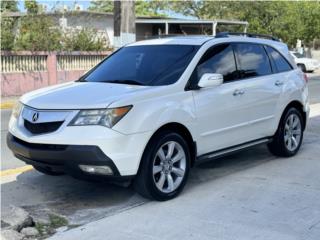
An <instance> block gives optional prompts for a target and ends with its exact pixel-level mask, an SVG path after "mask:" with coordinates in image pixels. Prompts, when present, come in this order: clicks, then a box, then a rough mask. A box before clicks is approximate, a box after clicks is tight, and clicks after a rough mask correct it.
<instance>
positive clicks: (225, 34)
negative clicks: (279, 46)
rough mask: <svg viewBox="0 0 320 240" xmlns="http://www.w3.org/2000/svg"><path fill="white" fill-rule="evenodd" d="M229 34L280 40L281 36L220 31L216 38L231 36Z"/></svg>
mask: <svg viewBox="0 0 320 240" xmlns="http://www.w3.org/2000/svg"><path fill="white" fill-rule="evenodd" d="M229 36H245V37H252V38H264V39H270V40H273V41H277V42H280V39H279V38H276V37H274V36H271V35H266V34H256V33H244V32H220V33H217V34H216V36H215V37H216V38H222V37H229Z"/></svg>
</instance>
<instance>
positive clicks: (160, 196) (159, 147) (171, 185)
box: [133, 131, 191, 201]
mask: <svg viewBox="0 0 320 240" xmlns="http://www.w3.org/2000/svg"><path fill="white" fill-rule="evenodd" d="M169 149H173V151H169ZM170 152H171V153H172V154H170ZM170 155H171V157H170ZM177 159H180V160H177ZM190 160H191V155H190V152H189V149H188V144H187V142H186V141H185V139H184V138H183V137H182V136H180V135H179V134H178V133H175V132H171V131H163V132H160V133H158V134H156V135H155V136H154V137H152V139H151V140H150V142H149V143H148V145H147V147H146V149H145V152H144V154H143V157H142V160H141V164H140V168H139V171H138V174H137V176H136V178H135V179H134V182H133V184H134V187H135V189H136V191H137V192H138V193H139V194H141V195H142V196H143V197H146V198H149V199H154V200H157V201H166V200H169V199H172V198H174V197H176V196H177V195H178V194H179V193H180V192H181V191H182V190H183V188H184V186H185V184H186V182H187V179H188V175H189V170H190ZM154 171H155V173H154ZM169 175H170V176H169ZM161 186H162V187H161Z"/></svg>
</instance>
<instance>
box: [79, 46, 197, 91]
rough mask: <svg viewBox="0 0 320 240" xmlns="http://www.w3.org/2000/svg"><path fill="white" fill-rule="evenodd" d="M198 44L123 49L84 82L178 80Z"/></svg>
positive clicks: (163, 82)
mask: <svg viewBox="0 0 320 240" xmlns="http://www.w3.org/2000/svg"><path fill="white" fill-rule="evenodd" d="M198 48H199V47H198V46H187V45H152V46H151V45H150V46H132V47H125V48H122V49H120V50H119V51H118V52H116V53H115V54H113V55H112V56H110V57H109V58H107V59H106V60H105V61H103V62H102V63H101V64H100V65H98V66H97V67H96V68H95V69H94V70H93V71H92V72H90V73H89V74H88V75H87V76H85V77H84V80H83V81H89V82H110V83H128V84H137V85H148V86H159V85H168V84H172V83H175V82H176V81H177V80H178V79H179V78H180V76H181V74H182V73H183V72H184V70H185V69H186V67H187V66H188V64H189V62H190V61H191V59H192V58H193V56H194V54H195V53H196V51H197V50H198Z"/></svg>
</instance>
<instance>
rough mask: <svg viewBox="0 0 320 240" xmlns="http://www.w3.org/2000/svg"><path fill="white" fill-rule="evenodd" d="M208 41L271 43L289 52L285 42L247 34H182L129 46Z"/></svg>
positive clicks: (186, 43)
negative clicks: (218, 35)
mask: <svg viewBox="0 0 320 240" xmlns="http://www.w3.org/2000/svg"><path fill="white" fill-rule="evenodd" d="M207 41H215V42H216V43H223V42H251V43H261V44H266V45H271V46H273V47H275V48H277V49H278V50H280V51H281V52H283V51H284V52H287V51H288V47H287V45H286V44H285V43H283V42H279V41H274V40H269V39H263V38H257V37H246V36H229V37H219V38H216V37H214V36H190V35H189V36H181V37H168V38H160V39H153V40H144V41H139V42H135V43H131V44H128V45H127V46H141V45H162V44H163V45H202V44H204V43H205V42H207Z"/></svg>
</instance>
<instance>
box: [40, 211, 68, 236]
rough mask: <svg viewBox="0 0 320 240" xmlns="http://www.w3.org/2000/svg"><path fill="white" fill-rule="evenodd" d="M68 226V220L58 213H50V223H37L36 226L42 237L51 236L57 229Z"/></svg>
mask: <svg viewBox="0 0 320 240" xmlns="http://www.w3.org/2000/svg"><path fill="white" fill-rule="evenodd" d="M63 226H68V220H67V219H66V218H64V217H62V216H59V215H56V214H49V223H48V224H47V223H39V222H37V223H35V228H36V229H37V230H38V231H39V234H40V236H41V237H46V236H50V235H52V234H54V233H55V229H56V228H59V227H63Z"/></svg>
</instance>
